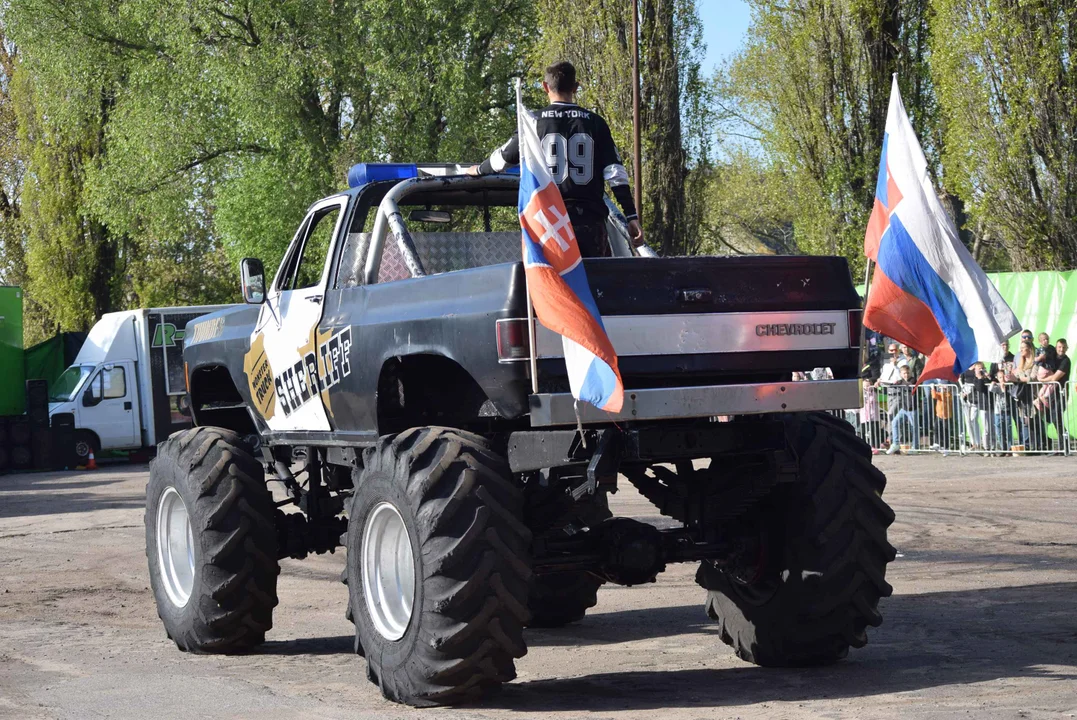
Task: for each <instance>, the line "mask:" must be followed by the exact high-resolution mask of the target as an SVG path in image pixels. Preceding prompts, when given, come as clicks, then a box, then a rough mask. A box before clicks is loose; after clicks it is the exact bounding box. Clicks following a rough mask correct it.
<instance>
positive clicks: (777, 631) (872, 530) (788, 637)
mask: <svg viewBox="0 0 1077 720" xmlns="http://www.w3.org/2000/svg"><path fill="white" fill-rule="evenodd" d="M785 423H786V435H787V438H788V440H789V443H790V446H791V447H792V449H793V450H794V451H795V452H796V454H797V456H798V458H799V461H800V475H799V478H798V481H797V482H796V483H793V484H787V485H781V486H779V487H778V488H776V489H775V490H774V491H773V492H772V494H771V495H770V496H769V497H768V498H767V499H766V500H764V501H763V502H762V503H761V504H759V505H757V506H756V508H755V509H754V510H753V511H752V512H751V513H750V514H749V516H748V517H746V518H744V520H743V526H744V527H745V528H756V529H757V530H758V533H759V534H758V535H757V536H756V538H757V540H756V541H754V542H752V541H751V539H750V538H749V542H748V545H747V548H748V552H746V553H745V556H746V557H745V558H744V562H742V563H739V566H733V567H729V568H726V569H724V570H719V569H717V568H715V567H714V566H713V565H712V564H710V563H707V562H704V563H703V564H702V565H701V566H700V568H699V573H698V574H697V576H696V579H697V580H698V581H699V583H700V585H702V586H703V587H705V588H706V589H707V590H708V591H709V592H708V597H707V612H708V614H709V615H710V617H711V618H712V619H714V620H716V621H718V622H719V623H721V628H722V629H721V636H722V640H723V641H724V642H725V643H726V644H727V645H730V646H732V647H733V649H734V650H735V651H736V653H737V656H738V657H740V658H741V659H743V660H747V661H748V662H752V663H755V664H757V665H763V666H768V667H800V666H812V665H826V664H830V663H833V662H836V661H837V660H840V659H841V658H843V657H845V655H846V654H847V653H848V651H849V647H850V646H852V647H857V648H858V647H862V646H863V645H864V644H865V643H866V642H867V635H866V629H867V627H868V626H869V625H871V626H878V625H879V624H880V623H881V622H882V616H881V615H880V614H879V611H878V605H879V599H880V598H884V597H888V596H889V595H890V593H891V592H892V588H891V587H890V585H889V584H888V583H887V582H886V579H885V575H886V565H887V563H889V562H890V561H891V560H893V559H894V555H895V552H894V548H893V547H892V546H891V545H890V543H889V542H887V539H886V529H887V527H889V525H890V523H892V522H893V520H894V513H893V511H892V510H891V509H890V508H889V506H887V504H886V503H885V502H883V500H882V492H883V488H884V487H885V486H886V478H885V477H884V476H883V474H882V473H881V472H879V470H877V469H876V468H875V467H873V466H872V464H871V450H870V448H868V446H867V445H866V444H864V443H863V442H862V441H861V440H860V439H859V438H857V436H856V435H855V433H854V432H853V429H852V427H851V426H850V425H848V424H847V423H845V422H843V421H841V420H838V419H836V418H833V417H831V416H829V415H826V414H823V413H810V414H800V415H793V416H789V417H787V418H786V420H785Z"/></svg>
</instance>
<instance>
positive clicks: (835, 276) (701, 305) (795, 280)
mask: <svg viewBox="0 0 1077 720" xmlns="http://www.w3.org/2000/svg"><path fill="white" fill-rule="evenodd" d="M584 265H585V267H586V268H587V278H588V280H589V281H590V284H591V289H592V291H593V292H594V294H595V300H596V302H597V303H598V309H599V312H601V313H602V316H603V317H606V316H609V315H643V314H646V315H669V314H682V313H734V312H781V311H792V310H801V311H802V310H849V309H853V308H859V307H860V298H859V296H858V295H857V294H856V290H855V288H854V287H853V282H852V277H851V276H850V275H849V264H848V263H847V262H846V261H845V258H840V257H807V256H781V257H779V256H774V257H767V256H750V257H690V258H615V259H606V260H585V261H584Z"/></svg>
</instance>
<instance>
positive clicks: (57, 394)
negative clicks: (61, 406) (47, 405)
mask: <svg viewBox="0 0 1077 720" xmlns="http://www.w3.org/2000/svg"><path fill="white" fill-rule="evenodd" d="M93 369H94V366H93V365H72V366H71V367H69V368H68V369H67V370H64V374H63V375H61V376H60V377H58V378H57V379H56V382H54V383H53V384H52V390H51V391H50V392H49V402H67V401H68V400H73V399H74V398H75V393H76V392H77V391H78V389H79V386H80V385H82V381H83V380H85V379H86V377H87V376H88V375H89V374H90V373H92V372H93Z"/></svg>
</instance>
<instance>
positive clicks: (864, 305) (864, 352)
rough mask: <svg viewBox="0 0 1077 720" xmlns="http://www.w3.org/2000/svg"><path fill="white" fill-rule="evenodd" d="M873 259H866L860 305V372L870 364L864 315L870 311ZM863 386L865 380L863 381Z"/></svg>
mask: <svg viewBox="0 0 1077 720" xmlns="http://www.w3.org/2000/svg"><path fill="white" fill-rule="evenodd" d="M871 264H872V263H871V258H869V257H867V256H865V257H864V300H863V301H862V302H861V304H860V371H861V372H863V370H864V366H865V365H866V364H867V362H868V349H867V346H866V344H865V340H867V336H868V326H867V324H865V322H864V315H865V314H866V313H867V309H868V291H869V290H870V289H871ZM861 384H863V380H862V379H861Z"/></svg>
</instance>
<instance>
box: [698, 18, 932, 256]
mask: <svg viewBox="0 0 1077 720" xmlns="http://www.w3.org/2000/svg"><path fill="white" fill-rule="evenodd" d="M751 5H752V10H753V21H752V27H751V29H750V31H749V34H748V39H747V42H746V44H745V46H744V48H743V50H742V51H741V52H740V53H739V54H738V55H737V56H736V57H735V58H734V59H733V61H732V62H731V63H730V64H729V65H728V66H727V67H726V68H724V69H723V71H722V72H720V73H719V74H718V76H717V77H716V79H715V86H716V87H715V92H716V95H717V97H718V105H719V108H720V109H721V112H722V117H723V120H724V127H725V129H726V131H727V132H729V133H730V134H731V135H733V137H736V136H737V135H745V134H746V135H749V136H750V137H751V142H750V143H748V144H747V145H744V144H736V143H734V145H733V146H734V147H735V148H738V149H739V150H742V151H740V152H738V154H737V155H735V156H734V158H733V159H732V160H729V161H727V165H728V164H732V163H736V164H744V163H748V164H749V165H750V166H751V167H752V169H751V170H749V171H748V172H749V174H750V175H751V176H753V177H755V178H762V179H765V180H768V181H770V182H775V183H777V184H778V188H775V189H770V190H767V191H764V192H761V196H762V197H765V198H770V199H773V198H775V197H777V196H778V195H779V194H784V195H785V196H786V197H787V198H788V202H784V201H783V202H782V203H781V207H782V209H783V210H784V211H785V212H788V213H789V214H788V216H787V221H788V223H791V225H792V227H793V229H794V234H795V239H796V244H797V246H798V247H799V248H800V249H801V250H804V251H808V252H813V253H826V254H836V255H844V256H846V257H848V258H850V259H851V260H853V261H854V263H857V264H862V254H863V252H862V246H863V237H864V229H865V227H866V225H867V218H868V215H869V213H870V210H871V206H872V202H873V197H874V188H875V179H876V175H877V172H878V162H879V153H880V152H881V147H882V138H883V132H884V127H885V121H886V106H887V102H888V100H889V96H890V78H891V76H892V74H893V73H898V76H899V82H900V84H901V86H902V90H903V93H904V94H905V96H906V106H907V107H908V109H909V112H910V114H911V115H912V117H913V120H914V124H916V126H917V129H918V131H919V132H920V133H921V136H922V137H927V138H929V139H930V138H931V137H933V136H934V132H935V130H934V123H935V122H936V120H935V117H934V116H933V114H932V113H931V106H930V103H929V102H928V101H927V100H926V99H925V98H928V97H930V95H931V92H930V87H929V86H928V84H927V81H926V79H927V72H926V61H927V56H926V37H925V32H926V25H925V20H924V18H925V16H926V14H927V0H885V1H884V2H867V0H792V2H777V1H775V0H753V1H752V2H751ZM910 100H911V101H912V102H910ZM927 146H928V151H929V153H930V152H931V149H932V147H931V145H930V143H927ZM746 147H747V148H748V149H749V150H750V151H749V152H743V150H744V149H745V148H746ZM729 171H730V172H732V173H733V175H734V176H735V175H737V174H738V173H739V172H741V169H740V168H729ZM716 192H718V193H719V195H721V196H722V197H719V198H718V199H717V200H716V201H715V204H716V205H717V206H718V207H729V208H735V207H736V206H737V194H738V193H739V192H740V188H737V187H730V186H728V185H721V186H719V187H718V188H716ZM768 205H769V206H770V207H771V208H773V207H774V205H773V204H771V203H768ZM770 214H771V213H770V210H767V211H765V212H764V213H763V216H768V215H770ZM734 225H736V222H734ZM779 225H780V226H784V225H785V223H779Z"/></svg>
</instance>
